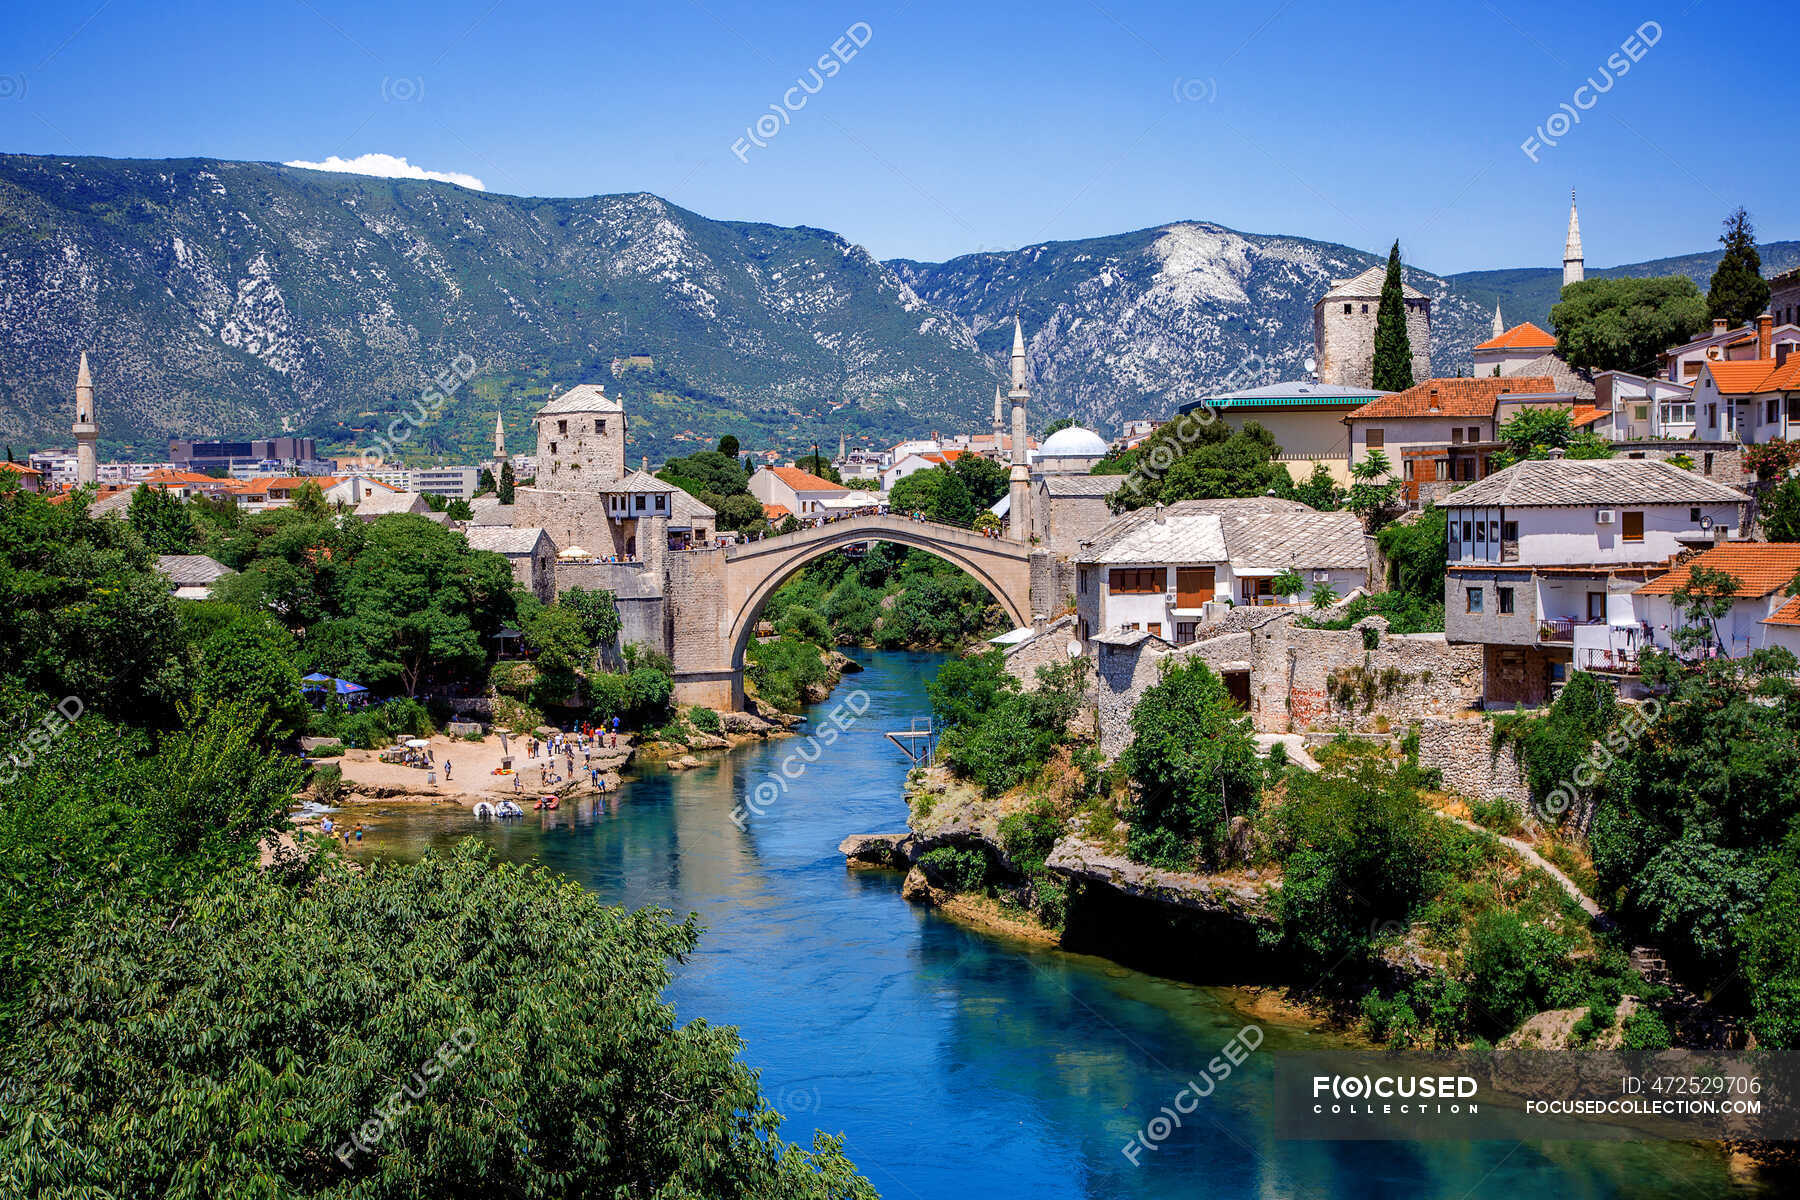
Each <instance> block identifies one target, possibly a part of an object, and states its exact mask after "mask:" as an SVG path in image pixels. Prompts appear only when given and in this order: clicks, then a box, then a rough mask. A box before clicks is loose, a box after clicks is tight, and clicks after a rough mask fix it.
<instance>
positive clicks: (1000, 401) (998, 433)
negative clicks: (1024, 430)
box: [994, 383, 1006, 462]
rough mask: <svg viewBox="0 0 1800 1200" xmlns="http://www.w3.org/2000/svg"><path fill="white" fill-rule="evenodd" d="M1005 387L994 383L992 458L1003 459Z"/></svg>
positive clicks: (1004, 446) (1004, 449)
mask: <svg viewBox="0 0 1800 1200" xmlns="http://www.w3.org/2000/svg"><path fill="white" fill-rule="evenodd" d="M1004 391H1005V389H1003V388H1002V387H1001V386H1000V385H999V384H997V383H996V384H995V385H994V458H995V459H996V460H997V461H1002V462H1003V461H1005V460H1004V459H1003V458H1002V457H1001V456H1002V455H1004V454H1005V453H1006V398H1005V395H1004Z"/></svg>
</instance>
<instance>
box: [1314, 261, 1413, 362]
mask: <svg viewBox="0 0 1800 1200" xmlns="http://www.w3.org/2000/svg"><path fill="white" fill-rule="evenodd" d="M1386 281H1387V265H1386V264H1385V263H1377V264H1376V265H1374V266H1372V267H1370V268H1369V269H1368V270H1366V271H1364V272H1363V273H1362V274H1361V275H1358V276H1356V277H1355V278H1354V279H1345V280H1341V281H1339V282H1338V283H1335V284H1333V285H1332V287H1331V290H1330V291H1328V292H1326V293H1325V294H1324V295H1323V296H1321V297H1320V298H1319V299H1318V301H1317V302H1315V303H1314V304H1313V357H1314V359H1316V360H1317V363H1318V368H1319V382H1320V383H1329V384H1334V385H1336V386H1338V387H1352V388H1366V387H1368V386H1370V383H1371V381H1372V380H1373V379H1374V377H1375V318H1376V315H1377V314H1378V312H1379V311H1380V309H1381V285H1382V284H1383V283H1385V282H1386ZM1400 295H1401V302H1402V304H1403V305H1404V306H1405V309H1406V340H1407V343H1408V345H1410V346H1411V347H1412V368H1413V378H1414V379H1430V378H1431V297H1430V296H1427V295H1426V294H1425V293H1424V292H1421V291H1420V290H1419V289H1418V288H1416V287H1414V286H1412V285H1411V284H1410V283H1406V282H1405V281H1404V280H1403V281H1402V282H1401V284H1400Z"/></svg>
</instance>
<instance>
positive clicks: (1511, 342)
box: [1475, 321, 1556, 350]
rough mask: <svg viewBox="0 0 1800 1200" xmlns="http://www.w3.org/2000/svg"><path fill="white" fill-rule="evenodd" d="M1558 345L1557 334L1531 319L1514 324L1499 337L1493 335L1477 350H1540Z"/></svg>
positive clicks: (1478, 346) (1477, 347)
mask: <svg viewBox="0 0 1800 1200" xmlns="http://www.w3.org/2000/svg"><path fill="white" fill-rule="evenodd" d="M1554 345H1556V335H1555V334H1554V333H1549V332H1546V331H1545V330H1542V329H1539V328H1538V327H1537V326H1536V325H1533V324H1532V323H1531V322H1530V321H1525V322H1522V323H1521V324H1518V325H1514V326H1513V327H1512V328H1511V329H1509V330H1507V331H1506V332H1505V333H1503V334H1501V335H1500V336H1499V337H1491V338H1489V339H1488V340H1487V341H1485V342H1482V343H1480V344H1479V345H1477V346H1476V347H1475V348H1476V349H1477V350H1539V349H1543V348H1545V347H1548V346H1554Z"/></svg>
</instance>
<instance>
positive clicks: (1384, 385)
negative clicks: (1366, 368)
mask: <svg viewBox="0 0 1800 1200" xmlns="http://www.w3.org/2000/svg"><path fill="white" fill-rule="evenodd" d="M1372 369H1373V373H1374V374H1373V380H1372V382H1373V384H1374V386H1375V387H1377V388H1380V389H1381V390H1382V391H1384V392H1404V391H1405V390H1406V389H1407V388H1409V387H1411V386H1412V385H1413V370H1412V342H1411V341H1410V340H1409V339H1408V337H1407V334H1406V289H1405V287H1404V285H1403V284H1402V283H1401V280H1400V243H1399V241H1398V240H1396V241H1395V242H1394V245H1393V248H1392V249H1390V250H1389V251H1388V261H1387V278H1385V279H1384V280H1382V283H1381V302H1380V305H1379V306H1378V307H1377V308H1376V310H1375V360H1374V364H1373V368H1372Z"/></svg>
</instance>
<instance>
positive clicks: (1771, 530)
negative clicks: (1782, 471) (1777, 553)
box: [1762, 475, 1800, 542]
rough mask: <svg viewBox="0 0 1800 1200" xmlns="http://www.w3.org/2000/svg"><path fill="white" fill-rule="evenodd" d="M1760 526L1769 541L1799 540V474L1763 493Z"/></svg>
mask: <svg viewBox="0 0 1800 1200" xmlns="http://www.w3.org/2000/svg"><path fill="white" fill-rule="evenodd" d="M1762 527H1763V533H1764V534H1765V535H1766V536H1767V537H1768V539H1769V540H1770V541H1771V542H1800V475H1790V476H1788V477H1787V478H1785V479H1783V480H1782V481H1781V483H1780V484H1779V485H1777V486H1776V487H1774V488H1771V489H1770V490H1769V491H1767V492H1765V493H1763V500H1762Z"/></svg>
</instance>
